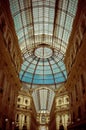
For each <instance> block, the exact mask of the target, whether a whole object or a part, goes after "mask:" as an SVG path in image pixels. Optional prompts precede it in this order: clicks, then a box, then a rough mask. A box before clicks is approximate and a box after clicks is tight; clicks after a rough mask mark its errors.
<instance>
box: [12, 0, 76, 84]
mask: <svg viewBox="0 0 86 130" xmlns="http://www.w3.org/2000/svg"><path fill="white" fill-rule="evenodd" d="M10 8H11V12H12V15H13V19H14V23H15V29H16V33H17V36H18V40H19V45H20V49H21V51H22V57H23V65H22V68H21V72H20V80H22V81H24V82H27V83H32V84H57V83H60V82H64V81H65V80H66V78H67V74H66V69H65V65H64V63H63V60H64V55H65V51H66V48H67V44H68V39H69V36H70V33H71V29H72V24H73V20H74V16H75V13H76V8H77V0H10ZM39 45H41V47H39Z"/></svg>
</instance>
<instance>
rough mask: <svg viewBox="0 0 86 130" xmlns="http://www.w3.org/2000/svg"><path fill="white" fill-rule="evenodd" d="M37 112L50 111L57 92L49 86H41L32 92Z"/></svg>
mask: <svg viewBox="0 0 86 130" xmlns="http://www.w3.org/2000/svg"><path fill="white" fill-rule="evenodd" d="M32 96H33V100H34V104H35V107H36V111H37V112H40V111H41V112H43V113H44V112H45V113H46V112H48V113H49V112H50V110H51V107H52V103H53V99H54V96H55V93H54V92H53V91H52V90H50V89H48V88H40V89H37V90H35V91H34V92H33V94H32ZM38 97H39V98H38Z"/></svg>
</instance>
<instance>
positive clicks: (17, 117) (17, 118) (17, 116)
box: [16, 114, 19, 122]
mask: <svg viewBox="0 0 86 130" xmlns="http://www.w3.org/2000/svg"><path fill="white" fill-rule="evenodd" d="M16 121H17V122H18V121H19V115H18V114H17V115H16Z"/></svg>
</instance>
